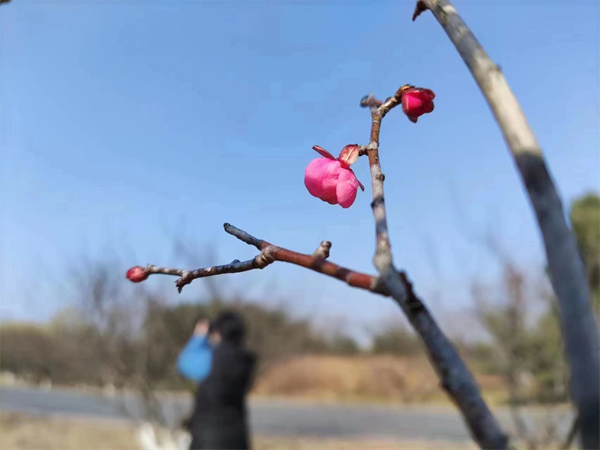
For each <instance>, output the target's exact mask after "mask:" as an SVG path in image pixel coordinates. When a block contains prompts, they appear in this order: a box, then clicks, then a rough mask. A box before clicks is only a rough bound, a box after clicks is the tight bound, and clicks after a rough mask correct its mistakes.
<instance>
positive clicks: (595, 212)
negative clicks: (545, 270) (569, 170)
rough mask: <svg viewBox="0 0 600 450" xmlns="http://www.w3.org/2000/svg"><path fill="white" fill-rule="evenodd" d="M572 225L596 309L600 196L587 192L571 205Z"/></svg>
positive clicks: (599, 298) (599, 302)
mask: <svg viewBox="0 0 600 450" xmlns="http://www.w3.org/2000/svg"><path fill="white" fill-rule="evenodd" d="M570 216H571V225H572V227H573V231H574V233H575V236H576V237H577V243H578V245H579V250H580V251H581V256H582V259H583V262H584V264H585V267H586V271H587V276H588V281H589V284H590V292H591V297H592V302H593V306H594V311H596V314H598V313H599V307H600V196H598V194H586V195H583V196H581V197H579V198H577V199H576V200H575V201H574V202H573V203H572V205H571V214H570Z"/></svg>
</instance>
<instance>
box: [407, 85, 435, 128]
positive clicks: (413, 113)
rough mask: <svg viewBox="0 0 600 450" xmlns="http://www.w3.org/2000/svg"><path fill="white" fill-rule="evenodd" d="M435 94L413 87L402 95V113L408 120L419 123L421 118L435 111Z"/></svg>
mask: <svg viewBox="0 0 600 450" xmlns="http://www.w3.org/2000/svg"><path fill="white" fill-rule="evenodd" d="M434 98H435V94H434V93H433V91H431V90H429V89H423V88H416V87H411V88H408V89H406V90H405V91H404V92H403V93H402V111H404V114H406V115H407V116H408V119H409V120H410V121H411V122H413V123H417V119H418V118H419V116H422V115H423V114H428V113H430V112H431V111H433V99H434Z"/></svg>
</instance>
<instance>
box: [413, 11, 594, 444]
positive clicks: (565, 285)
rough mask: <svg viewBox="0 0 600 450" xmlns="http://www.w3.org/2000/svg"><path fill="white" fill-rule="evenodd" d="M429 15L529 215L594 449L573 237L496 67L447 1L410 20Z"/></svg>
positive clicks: (585, 300) (580, 273)
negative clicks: (486, 118)
mask: <svg viewBox="0 0 600 450" xmlns="http://www.w3.org/2000/svg"><path fill="white" fill-rule="evenodd" d="M427 9H429V10H431V12H432V13H433V15H434V16H435V18H436V19H437V21H438V22H439V23H440V25H441V26H442V28H443V29H444V31H445V32H446V34H447V35H448V37H449V38H450V40H451V41H452V43H453V44H454V46H455V47H456V49H457V50H458V52H459V54H460V56H461V57H462V59H463V60H464V61H465V63H466V65H467V66H468V68H469V70H470V71H471V73H472V74H473V77H474V78H475V80H476V81H477V84H478V85H479V87H480V89H481V91H482V93H483V95H484V96H485V98H486V100H487V102H488V104H489V105H490V108H491V110H492V112H493V114H494V117H495V118H496V120H497V122H498V125H499V126H500V128H501V130H502V133H503V135H504V139H505V141H506V143H507V145H508V147H509V149H510V152H511V155H512V157H513V159H514V161H515V163H516V166H517V168H518V170H519V172H520V174H521V178H522V181H523V184H524V186H525V188H526V189H527V192H528V194H529V199H530V201H531V204H532V206H533V209H534V210H535V214H536V217H537V221H538V225H539V228H540V231H541V234H542V237H543V240H544V245H545V249H546V257H547V260H548V267H549V273H550V281H551V283H552V287H553V288H554V292H555V293H556V296H557V298H558V303H559V307H560V311H561V314H560V319H561V328H562V330H563V336H564V342H565V352H566V355H567V360H568V362H569V367H570V369H571V384H570V387H571V397H572V398H573V402H574V404H575V406H576V408H577V410H578V414H579V418H580V426H581V438H582V445H583V446H584V448H600V383H598V379H600V337H599V333H598V324H597V323H596V320H595V316H594V313H593V310H592V306H591V303H590V294H589V286H588V282H587V278H586V273H585V270H584V266H583V262H582V260H581V256H580V254H579V251H578V248H577V243H576V240H575V237H574V236H573V234H572V233H571V230H569V226H568V225H567V221H566V218H565V214H564V210H563V205H562V201H561V199H560V197H559V195H558V192H557V189H556V187H555V185H554V182H553V180H552V177H551V175H550V171H549V169H548V167H547V165H546V162H545V161H544V157H543V154H542V150H541V148H540V145H539V144H538V142H537V139H536V138H535V135H534V134H533V131H532V130H531V128H530V126H529V124H528V123H527V119H526V118H525V114H524V113H523V111H522V109H521V107H520V105H519V103H518V101H517V99H516V97H515V95H514V94H513V92H512V91H511V89H510V87H509V85H508V83H507V82H506V79H505V78H504V75H503V74H502V72H501V70H500V68H499V67H498V66H496V64H494V63H493V62H492V60H491V59H490V58H489V56H488V55H487V53H486V52H485V50H484V49H483V47H482V46H481V44H480V43H479V42H478V41H477V39H476V38H475V36H474V35H473V33H472V32H471V31H470V30H469V28H468V27H467V25H466V24H465V22H464V21H463V20H462V18H461V17H460V16H459V15H458V13H457V11H456V9H455V8H454V7H453V6H452V4H451V3H450V2H449V1H448V0H419V1H418V3H417V7H416V9H415V14H414V16H413V20H414V19H415V18H416V17H417V16H418V15H419V14H420V13H421V12H423V11H425V10H427Z"/></svg>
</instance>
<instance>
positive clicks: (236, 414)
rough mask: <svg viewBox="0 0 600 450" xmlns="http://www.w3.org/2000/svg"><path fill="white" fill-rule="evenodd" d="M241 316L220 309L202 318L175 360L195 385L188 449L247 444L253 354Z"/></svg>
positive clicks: (240, 448) (223, 449) (241, 449)
mask: <svg viewBox="0 0 600 450" xmlns="http://www.w3.org/2000/svg"><path fill="white" fill-rule="evenodd" d="M245 334H246V327H245V324H244V320H243V319H242V317H241V316H240V315H239V314H237V313H235V312H232V311H227V312H223V313H222V314H220V315H219V316H218V317H217V318H216V319H215V320H214V321H213V322H212V323H210V322H209V320H208V319H206V318H202V319H200V320H199V321H198V323H197V324H196V327H195V329H194V334H193V336H192V338H191V339H190V340H189V342H188V343H187V344H186V346H185V348H184V349H183V350H182V351H181V353H180V355H179V358H178V360H177V368H178V370H179V373H181V375H183V376H184V377H186V378H187V379H189V380H192V381H194V382H196V383H197V384H198V387H197V391H196V396H195V397H196V398H195V404H194V410H193V413H192V416H191V417H190V418H189V419H188V421H187V427H188V429H189V431H190V433H191V435H192V442H191V444H190V449H191V450H199V449H214V450H226V449H231V450H233V449H235V450H245V449H250V448H251V442H250V441H251V440H250V433H249V430H248V421H247V406H246V395H247V393H248V391H249V390H250V387H251V385H252V379H253V376H254V370H255V366H256V356H255V355H254V353H252V352H250V351H249V350H247V349H246V348H245V346H244V338H245Z"/></svg>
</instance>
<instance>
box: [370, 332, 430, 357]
mask: <svg viewBox="0 0 600 450" xmlns="http://www.w3.org/2000/svg"><path fill="white" fill-rule="evenodd" d="M371 350H372V352H373V353H379V354H382V353H386V354H392V355H398V356H413V355H415V354H417V353H421V352H422V347H421V343H420V341H419V339H418V338H417V337H416V336H415V335H414V334H412V333H410V332H409V331H408V330H407V329H406V328H405V327H403V326H398V325H394V326H391V327H388V328H387V329H384V330H383V331H382V332H380V333H379V334H376V335H375V336H374V338H373V345H372V348H371Z"/></svg>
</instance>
